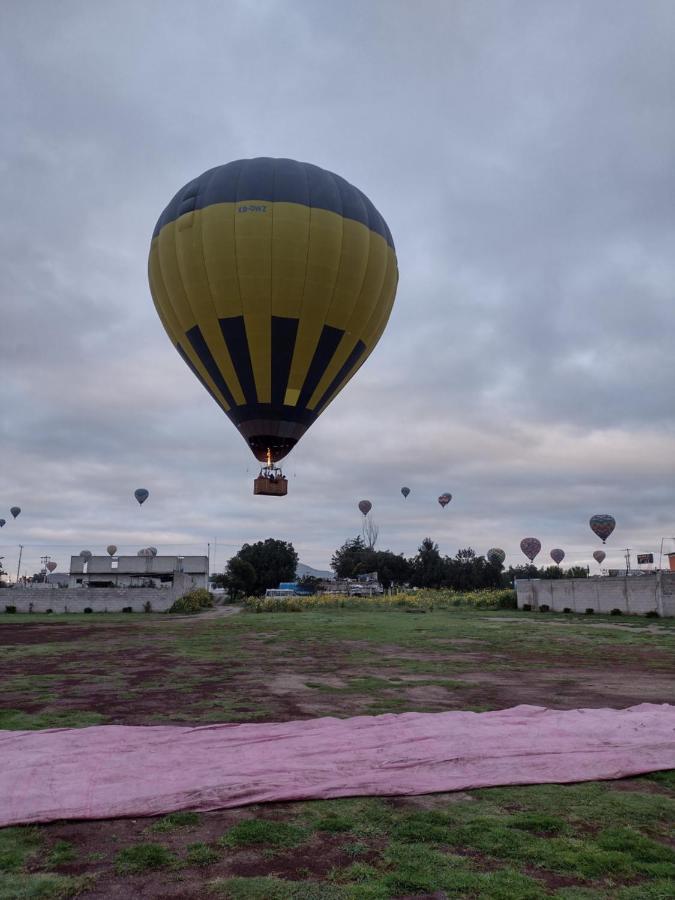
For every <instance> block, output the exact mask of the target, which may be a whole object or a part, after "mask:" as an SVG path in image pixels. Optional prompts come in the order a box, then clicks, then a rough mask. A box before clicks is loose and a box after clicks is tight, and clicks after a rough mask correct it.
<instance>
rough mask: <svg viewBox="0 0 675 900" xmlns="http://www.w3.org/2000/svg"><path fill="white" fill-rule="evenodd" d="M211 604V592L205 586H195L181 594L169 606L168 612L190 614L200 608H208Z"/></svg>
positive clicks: (198, 610)
mask: <svg viewBox="0 0 675 900" xmlns="http://www.w3.org/2000/svg"><path fill="white" fill-rule="evenodd" d="M212 606H213V594H212V593H211V592H210V591H207V590H206V588H195V589H194V590H192V591H188V592H187V594H183V596H182V597H179V598H178V600H176V601H175V602H174V603H173V605H172V606H171V608H170V609H169V612H170V613H182V614H183V615H185V614H190V613H197V612H200V611H201V610H202V609H209V608H210V607H212Z"/></svg>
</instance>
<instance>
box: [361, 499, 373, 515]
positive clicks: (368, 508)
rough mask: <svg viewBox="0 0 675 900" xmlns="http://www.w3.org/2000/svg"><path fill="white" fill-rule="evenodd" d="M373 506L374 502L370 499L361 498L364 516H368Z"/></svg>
mask: <svg viewBox="0 0 675 900" xmlns="http://www.w3.org/2000/svg"><path fill="white" fill-rule="evenodd" d="M372 508H373V504H372V503H371V502H370V500H359V509H360V510H361V512H362V513H363V515H364V516H367V515H368V513H369V512H370V511H371V509H372Z"/></svg>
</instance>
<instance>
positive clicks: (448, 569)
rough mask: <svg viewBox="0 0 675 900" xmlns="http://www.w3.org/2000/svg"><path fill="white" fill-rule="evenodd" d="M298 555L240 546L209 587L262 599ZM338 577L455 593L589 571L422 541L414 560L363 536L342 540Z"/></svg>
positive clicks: (278, 545)
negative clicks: (512, 561)
mask: <svg viewBox="0 0 675 900" xmlns="http://www.w3.org/2000/svg"><path fill="white" fill-rule="evenodd" d="M297 565H298V554H297V553H296V552H295V549H294V547H293V544H291V543H289V542H287V541H279V540H275V539H274V538H268V539H267V540H265V541H258V542H257V543H255V544H244V545H243V547H242V548H241V550H239V552H238V553H237V554H236V555H235V556H233V557H232V559H230V560H229V562H228V564H227V567H226V569H225V572H224V573H223V574H222V575H215V576H214V577H213V578H212V583H213V584H214V585H216V586H220V587H223V588H225V590H226V591H227V592H228V594H229V595H230V597H231V598H233V599H236V598H238V597H246V596H255V595H257V596H260V595H262V594H264V593H265V591H266V590H267V588H275V587H277V586H278V585H279V584H280V583H281V582H282V581H294V580H295V573H296V569H297ZM331 568H332V569H333V571H334V572H335V575H336V577H337V578H357V577H358V576H359V575H365V574H366V573H367V572H377V574H378V577H379V580H380V583H381V584H382V585H383V587H385V588H389V587H392V586H398V585H410V586H411V587H421V588H451V589H452V590H456V591H470V590H479V589H480V588H499V587H510V586H511V585H512V584H513V580H514V578H586V577H587V575H588V570H587V569H586V568H585V567H583V566H573V567H572V568H570V569H567V570H565V571H563V570H562V569H561V568H560V567H559V566H548V567H547V568H541V569H538V568H537V567H536V566H534V565H528V566H515V567H514V566H510V567H509V568H508V569H506V570H505V569H504V568H503V566H500V565H494V564H493V563H490V562H488V560H487V559H486V558H485V557H484V556H477V555H476V553H475V551H474V550H472V549H471V547H467V548H465V549H463V550H458V551H457V553H456V554H455V556H453V557H449V556H441V554H440V552H439V550H438V544H436V543H434V541H433V540H432V539H431V538H425V539H424V540H423V541H422V543H421V544H420V546H419V548H418V550H417V553H416V555H415V556H413V557H410V558H406V557H405V556H403V554H397V553H392V552H391V550H375V549H374V548H373V547H368V546H366V544H365V542H364V540H363V538H362V537H360V536H359V537H356V538H352V539H350V540H347V541H345V543H344V544H343V545H342V546H341V547H339V548H338V549H337V550H336V551H335V553H334V554H333V557H332V559H331ZM300 584H301V585H302V586H303V587H305V588H307V589H309V590H316V588H317V587H318V584H319V581H318V579H316V578H312V577H311V576H309V577H306V578H303V579H300Z"/></svg>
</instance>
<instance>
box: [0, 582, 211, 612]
mask: <svg viewBox="0 0 675 900" xmlns="http://www.w3.org/2000/svg"><path fill="white" fill-rule="evenodd" d="M195 578H199V576H195ZM193 587H194V584H193V577H192V576H190V575H182V574H178V575H176V578H175V581H174V584H173V586H169V587H165V588H157V589H153V588H131V589H124V588H86V587H77V588H65V589H64V588H58V587H51V588H50V587H45V586H44V585H40V586H39V587H25V588H21V587H14V588H7V589H4V590H0V615H3V614H4V612H5V606H15V607H16V610H17V612H22V613H24V612H25V613H27V612H35V613H40V612H42V613H44V612H46V611H47V610H48V609H51V611H52V612H54V613H66V612H71V613H81V612H84V609H85V608H86V607H89V608H90V609H91V610H92V611H93V612H122V610H123V609H124V607H125V606H130V607H131V608H132V609H133V611H134V612H144V609H143V607H144V605H145V603H150V604H151V606H152V611H153V612H164V611H165V610H167V609H168V608H169V607H170V606H171V605H172V604H173V602H174V600H177V599H178V598H179V597H182V596H183V594H185V593H186V592H187V591H189V590H191V589H192V588H193Z"/></svg>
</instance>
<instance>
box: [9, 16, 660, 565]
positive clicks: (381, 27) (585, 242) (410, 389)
mask: <svg viewBox="0 0 675 900" xmlns="http://www.w3.org/2000/svg"><path fill="white" fill-rule="evenodd" d="M674 38H675V11H674V10H673V6H672V4H671V3H669V2H666V0H664V2H656V0H648V2H643V3H636V2H628V0H626V2H617V0H596V2H594V3H592V4H588V3H585V2H581V0H576V2H569V3H565V4H560V3H554V2H543V3H542V2H517V3H516V2H504V3H492V4H481V5H477V4H474V3H470V2H468V0H466V2H457V3H454V4H447V3H443V2H434V0H425V2H424V3H423V4H422V5H421V7H420V5H419V4H418V5H411V4H407V3H404V2H380V3H369V4H362V3H356V2H348V3H342V4H339V5H331V4H317V3H315V2H310V0H306V2H298V3H294V4H288V3H285V2H283V3H282V2H263V3H259V2H256V3H244V2H240V3H233V4H227V5H225V6H224V5H223V4H220V3H216V2H212V3H202V4H199V6H198V8H197V7H195V8H191V7H189V6H186V5H185V4H178V3H174V2H147V3H143V4H137V3H131V2H128V3H125V2H123V3H116V4H112V5H108V6H107V7H104V6H101V5H99V4H90V3H85V2H66V3H63V4H59V6H58V9H57V8H55V7H54V6H53V4H50V3H48V2H46V0H45V2H30V0H27V2H24V3H22V4H13V5H10V7H8V9H7V10H6V11H4V15H3V31H2V36H1V37H0V50H1V51H2V52H1V53H0V85H2V87H1V88H0V90H1V91H2V104H3V110H4V121H5V125H6V127H5V128H3V129H2V132H1V133H0V173H1V175H2V178H1V181H0V191H2V208H3V213H4V215H3V216H2V219H1V220H0V263H1V267H2V272H3V279H2V295H1V297H2V300H1V318H0V354H1V355H0V359H1V360H2V364H1V365H2V381H1V384H2V398H1V402H0V416H1V422H2V445H1V448H0V451H1V454H2V463H1V465H0V508H4V507H9V506H10V505H12V504H13V503H15V502H16V503H19V505H21V506H22V507H23V509H24V512H23V514H22V516H21V517H20V518H19V519H18V520H17V522H10V523H9V524H8V526H6V528H5V529H3V531H2V533H0V539H1V543H0V547H2V548H4V549H0V555H3V554H4V555H5V556H7V557H8V558H9V559H10V560H11V558H13V555H14V554H15V548H16V545H17V544H18V543H19V542H23V543H25V544H26V545H27V548H26V557H25V558H26V560H27V562H26V565H27V567H28V568H29V569H31V567H32V568H34V567H35V565H36V563H37V560H38V558H39V556H40V555H41V553H43V552H51V553H52V555H54V556H55V557H57V558H59V557H63V558H64V559H63V561H64V562H65V556H66V555H67V554H68V553H70V552H77V551H78V550H79V549H81V547H82V546H91V547H92V548H95V547H96V546H98V545H100V546H101V547H103V546H105V544H107V543H109V541H111V540H113V541H114V542H115V543H117V544H118V545H119V546H120V547H125V546H128V547H129V549H132V548H135V547H136V546H137V545H138V546H141V545H145V544H148V543H152V544H156V545H157V546H160V547H164V548H165V549H180V548H188V547H189V546H190V545H195V546H203V545H204V544H205V543H206V542H207V541H211V542H212V543H213V542H214V538H217V539H218V540H219V543H220V547H221V549H220V552H219V555H218V557H217V562H218V565H221V564H222V563H223V562H224V560H225V559H226V558H227V555H229V553H231V552H232V551H233V550H234V549H236V547H238V546H239V545H240V544H241V543H242V542H243V541H244V540H256V539H258V538H261V537H266V536H268V535H274V536H279V537H283V538H286V539H289V540H293V541H294V543H295V544H296V546H297V547H298V548H299V549H300V554H301V558H303V559H304V560H305V561H306V562H309V563H313V564H316V565H320V566H322V567H323V566H325V565H326V564H327V563H328V561H329V557H330V553H331V551H332V550H333V549H334V548H335V547H336V546H337V545H338V544H339V543H341V542H342V540H344V538H345V537H347V536H350V535H353V534H355V533H356V532H357V530H358V528H359V525H360V522H359V518H360V516H359V513H358V511H357V510H356V502H357V501H358V500H359V499H360V498H361V497H365V496H367V497H370V498H371V499H372V500H373V502H374V515H375V518H376V519H377V521H378V522H379V524H380V527H381V543H382V545H383V546H389V547H391V548H392V549H394V550H396V551H402V552H406V553H412V552H414V550H415V548H416V546H417V544H418V543H419V541H420V540H421V538H422V537H424V536H425V535H426V534H430V535H432V536H433V537H434V538H435V539H436V540H438V541H439V543H440V544H441V547H442V549H443V551H444V552H448V553H454V551H455V550H456V549H457V547H458V546H465V545H467V544H469V543H470V544H472V545H474V546H475V547H476V548H477V549H478V550H480V551H484V550H485V549H487V547H488V546H490V545H493V544H498V545H501V546H503V547H504V548H505V549H507V550H508V551H509V553H510V554H511V555H512V556H511V558H516V557H518V556H519V554H518V550H517V547H518V542H519V540H520V538H521V537H522V536H523V535H524V534H525V533H536V534H538V535H539V536H540V537H541V538H542V540H543V542H544V546H545V551H546V552H547V551H548V549H549V547H550V546H554V545H559V546H562V547H564V548H566V549H567V550H568V559H570V560H574V561H576V560H579V561H586V560H588V559H589V558H590V552H591V550H592V549H593V548H594V546H595V545H594V543H593V541H594V539H593V538H592V536H591V535H590V532H589V531H588V529H587V519H588V516H589V515H590V514H591V513H592V512H596V511H605V510H607V511H611V512H613V513H614V514H615V515H616V517H617V520H618V521H619V527H618V528H617V532H616V539H614V538H613V539H612V541H613V546H614V545H616V547H617V548H619V547H624V546H631V547H633V548H640V549H645V550H649V549H655V547H656V548H657V549H658V543H659V542H660V540H661V536H663V535H670V534H675V523H674V522H673V514H672V509H673V506H674V503H673V501H674V500H675V488H674V487H673V483H674V480H673V468H674V466H673V460H674V459H675V434H674V429H673V400H672V373H673V357H672V333H673V326H674V325H675V322H674V317H675V303H674V302H673V301H674V299H675V297H674V293H675V288H674V287H673V285H675V252H674V250H675V215H674V213H673V202H672V198H673V196H674V195H675V184H674V181H675V175H674V174H673V166H672V160H673V158H674V156H675V115H673V105H674V104H673V88H672V85H673V84H675V57H674V56H673V53H672V46H673V43H674ZM265 154H268V155H277V156H283V155H287V156H291V157H296V158H299V159H306V160H310V161H313V162H316V163H318V164H319V165H323V166H326V167H327V168H329V169H332V170H334V171H338V172H340V173H341V174H343V175H344V176H345V177H347V178H348V179H349V180H351V181H353V182H354V183H355V184H357V185H358V186H359V187H361V188H362V189H363V190H364V191H365V192H366V193H367V194H368V195H369V196H370V197H371V198H372V200H373V201H374V202H375V204H376V205H377V206H378V208H379V209H380V210H381V212H382V213H383V214H384V216H385V217H386V219H387V221H388V223H389V225H390V227H391V230H392V232H393V234H394V238H395V241H396V245H397V251H398V255H399V263H400V269H401V281H400V287H399V293H398V298H397V302H396V305H395V308H394V313H393V315H392V319H391V322H390V325H389V327H388V329H387V331H386V332H385V335H384V337H383V339H382V342H381V345H380V347H378V349H377V351H376V352H375V353H374V355H373V357H372V358H371V359H370V360H369V361H368V363H367V364H366V366H364V368H363V369H362V370H361V371H360V372H359V374H358V376H357V377H356V378H355V379H354V381H353V382H352V383H351V384H350V385H349V386H348V387H347V389H346V390H345V391H344V392H343V394H342V395H341V396H340V397H339V398H338V399H337V400H336V401H335V402H334V404H333V405H332V406H331V407H330V409H329V410H328V412H327V413H326V414H325V415H323V416H322V417H321V419H320V420H319V421H318V422H317V423H316V425H315V426H314V427H313V429H312V430H311V431H310V433H309V434H308V435H307V436H306V438H305V439H304V440H303V442H302V443H301V444H300V446H299V447H298V448H297V449H296V450H295V451H294V453H293V455H292V456H291V458H290V459H289V461H288V465H287V467H286V468H287V471H288V472H289V474H290V475H291V484H290V494H289V497H288V498H287V499H286V500H285V501H283V502H281V503H276V502H275V501H266V500H264V499H261V498H253V497H252V496H251V493H250V492H251V485H250V481H251V478H252V476H253V473H254V470H255V462H254V461H253V460H252V458H251V457H250V456H249V454H248V451H247V449H246V447H245V445H244V443H243V442H242V440H241V438H240V437H239V436H238V435H237V434H236V432H235V431H234V429H233V428H232V426H231V425H230V423H229V422H228V421H227V420H226V419H225V417H223V416H222V415H221V414H220V413H219V411H218V409H217V408H216V407H215V406H214V404H213V402H212V401H211V399H210V398H209V397H208V396H207V395H206V394H205V393H204V391H203V390H202V389H201V387H200V386H199V385H198V384H196V383H193V379H192V376H191V375H190V373H189V372H188V371H187V370H186V369H185V367H184V366H183V364H182V362H181V361H180V359H179V358H178V357H177V355H176V354H175V352H174V351H173V349H172V348H171V346H170V344H169V342H168V341H167V339H166V337H165V335H164V334H163V331H162V329H161V326H160V325H159V322H158V320H157V318H156V315H155V312H154V309H153V306H152V303H151V300H150V296H149V292H148V288H147V279H146V272H145V267H146V254H147V249H148V244H149V239H150V234H151V232H152V228H153V225H154V222H155V220H156V218H157V216H158V215H159V213H160V212H161V209H162V207H163V206H164V204H165V203H166V202H167V201H168V199H169V198H170V197H171V196H172V194H173V193H174V192H175V190H176V189H177V188H178V187H179V186H180V185H181V184H183V183H185V182H186V181H188V180H189V179H190V178H191V177H193V176H194V175H196V174H198V173H199V172H200V171H202V170H204V169H206V168H208V167H210V166H212V165H214V164H217V163H219V162H224V161H227V160H229V159H234V158H238V157H242V156H255V155H265ZM247 469H248V471H247ZM293 473H297V474H296V477H293ZM404 483H405V484H408V485H409V486H410V487H411V488H412V489H413V493H412V494H411V496H410V498H409V499H408V500H407V501H403V499H402V498H401V496H400V494H399V488H400V486H401V485H402V484H404ZM141 484H143V485H144V486H147V487H148V488H149V489H150V490H151V491H152V497H151V501H150V502H149V503H148V504H146V505H145V506H144V507H143V508H142V509H138V508H137V507H136V505H135V504H134V502H133V500H132V499H131V494H132V492H133V489H134V488H135V487H138V486H139V485H141ZM444 490H449V491H451V492H452V493H453V495H454V499H453V502H452V504H451V505H450V506H449V507H448V508H447V509H446V510H444V511H441V509H440V507H439V506H438V505H437V504H436V499H435V498H436V497H437V496H438V494H439V493H440V492H441V491H444ZM0 515H3V513H2V512H1V509H0ZM4 517H5V518H6V517H7V516H6V515H5V516H4ZM674 549H675V548H674ZM612 553H613V554H614V555H616V556H617V559H616V560H615V562H616V563H617V564H618V561H619V559H620V553H619V551H618V550H612ZM9 568H10V571H11V565H10V566H9Z"/></svg>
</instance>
